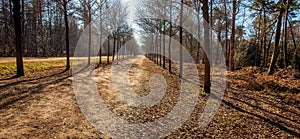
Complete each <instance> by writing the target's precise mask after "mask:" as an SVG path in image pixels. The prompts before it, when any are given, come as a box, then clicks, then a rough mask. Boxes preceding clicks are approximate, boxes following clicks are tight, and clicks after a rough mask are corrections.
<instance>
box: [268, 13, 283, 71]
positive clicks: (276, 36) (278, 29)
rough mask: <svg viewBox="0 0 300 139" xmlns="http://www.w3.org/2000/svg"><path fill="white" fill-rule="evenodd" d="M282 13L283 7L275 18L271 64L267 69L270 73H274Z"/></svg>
mask: <svg viewBox="0 0 300 139" xmlns="http://www.w3.org/2000/svg"><path fill="white" fill-rule="evenodd" d="M283 13H284V9H283V8H281V9H280V12H279V15H278V18H277V26H276V33H275V44H274V51H273V54H272V59H271V64H270V67H269V70H268V74H269V75H272V74H273V73H274V69H275V65H276V62H277V57H278V45H279V40H280V31H281V20H282V14H283Z"/></svg>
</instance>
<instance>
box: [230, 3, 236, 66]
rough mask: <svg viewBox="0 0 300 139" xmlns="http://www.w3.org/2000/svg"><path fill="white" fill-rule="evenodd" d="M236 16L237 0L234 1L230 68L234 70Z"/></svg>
mask: <svg viewBox="0 0 300 139" xmlns="http://www.w3.org/2000/svg"><path fill="white" fill-rule="evenodd" d="M235 16H236V0H233V1H232V25H231V36H230V65H229V70H230V71H233V70H234V45H235Z"/></svg>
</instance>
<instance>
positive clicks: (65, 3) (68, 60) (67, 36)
mask: <svg viewBox="0 0 300 139" xmlns="http://www.w3.org/2000/svg"><path fill="white" fill-rule="evenodd" d="M67 4H68V3H67V2H66V0H64V1H63V7H64V17H65V27H66V53H67V65H66V70H69V69H70V43H69V21H68V10H67Z"/></svg>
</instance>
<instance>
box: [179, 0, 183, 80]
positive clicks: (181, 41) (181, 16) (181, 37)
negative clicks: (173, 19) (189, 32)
mask: <svg viewBox="0 0 300 139" xmlns="http://www.w3.org/2000/svg"><path fill="white" fill-rule="evenodd" d="M180 7H181V8H180V27H179V28H180V29H179V37H180V40H179V41H180V58H179V59H180V63H179V77H180V78H183V77H182V45H183V31H182V20H183V0H181V6H180Z"/></svg>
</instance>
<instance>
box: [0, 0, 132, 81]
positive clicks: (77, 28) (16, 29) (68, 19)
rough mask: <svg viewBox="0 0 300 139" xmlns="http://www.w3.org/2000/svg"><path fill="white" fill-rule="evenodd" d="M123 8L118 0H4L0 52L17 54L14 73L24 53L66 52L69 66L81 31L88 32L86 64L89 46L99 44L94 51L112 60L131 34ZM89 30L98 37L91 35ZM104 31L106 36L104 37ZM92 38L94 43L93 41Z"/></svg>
mask: <svg viewBox="0 0 300 139" xmlns="http://www.w3.org/2000/svg"><path fill="white" fill-rule="evenodd" d="M126 10H127V9H126V7H124V6H123V5H122V4H121V1H120V0H100V1H99V0H98V1H96V0H79V1H75V0H55V1H53V0H21V1H20V0H14V1H11V0H9V1H4V0H3V1H1V11H0V21H1V22H0V23H1V25H0V34H1V35H0V37H1V40H4V41H1V44H0V56H17V65H18V66H17V67H18V68H17V69H18V70H17V76H23V75H24V70H23V61H22V57H23V56H33V57H38V56H43V57H45V56H66V57H67V65H66V70H68V69H70V59H69V57H70V56H71V55H73V54H74V50H75V46H76V44H77V41H78V39H79V37H80V35H81V34H82V33H83V32H85V33H86V32H87V33H88V43H87V46H88V47H87V50H88V55H86V56H87V57H88V61H89V62H88V64H90V59H91V58H90V57H91V56H92V55H91V51H92V48H95V47H97V46H98V45H99V46H101V47H100V50H99V52H98V50H97V53H96V55H100V63H102V59H101V57H102V56H104V55H105V56H107V57H109V56H110V55H113V60H114V58H115V57H114V56H115V54H117V50H118V49H119V48H120V47H121V46H122V45H123V44H124V43H125V42H126V41H128V40H130V39H132V38H133V30H132V28H131V27H130V26H129V25H128V24H125V19H126V16H127V14H126V13H127V11H126ZM92 21H94V22H93V23H92ZM12 23H14V24H13V25H14V26H12V25H11V24H12ZM92 26H93V27H92ZM84 29H88V30H85V31H84ZM92 32H96V36H98V38H92V37H93V36H91V35H92ZM105 33H106V34H107V38H105V39H103V38H102V37H101V36H104V35H103V34H105ZM99 36H100V37H99ZM92 39H93V40H92ZM98 39H99V40H100V42H99V41H98ZM95 40H96V41H98V42H97V44H92V42H93V41H95ZM14 45H15V46H16V47H12V46H14ZM92 45H93V46H92ZM95 45H97V46H95ZM99 46H98V48H99ZM111 49H112V50H111ZM135 51H136V50H135ZM135 53H136V52H135ZM116 56H117V58H119V57H118V55H116ZM107 60H108V61H107V62H108V63H109V62H110V61H109V58H107ZM100 63H99V64H100Z"/></svg>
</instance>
